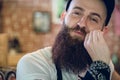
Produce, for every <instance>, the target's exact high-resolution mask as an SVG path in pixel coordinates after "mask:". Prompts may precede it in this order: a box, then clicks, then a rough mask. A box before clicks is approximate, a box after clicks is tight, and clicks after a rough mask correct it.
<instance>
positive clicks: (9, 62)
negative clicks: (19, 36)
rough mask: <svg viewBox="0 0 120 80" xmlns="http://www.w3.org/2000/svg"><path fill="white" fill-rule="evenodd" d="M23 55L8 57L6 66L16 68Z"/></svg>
mask: <svg viewBox="0 0 120 80" xmlns="http://www.w3.org/2000/svg"><path fill="white" fill-rule="evenodd" d="M24 55H25V54H14V55H8V58H7V59H8V60H7V66H11V67H16V65H17V63H18V61H19V60H20V58H21V57H22V56H24Z"/></svg>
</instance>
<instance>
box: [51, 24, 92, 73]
mask: <svg viewBox="0 0 120 80" xmlns="http://www.w3.org/2000/svg"><path fill="white" fill-rule="evenodd" d="M69 31H70V29H69V28H68V27H67V26H66V25H64V26H63V28H62V29H61V31H60V32H59V34H58V35H57V37H56V40H55V43H54V45H53V48H52V53H53V54H52V59H53V62H54V63H55V64H57V65H58V66H59V68H61V69H64V70H66V71H72V72H74V73H75V74H78V73H79V72H80V71H84V70H86V68H87V67H88V66H89V65H90V64H91V63H92V60H91V58H90V56H89V54H88V52H87V51H86V49H85V47H84V45H83V43H84V41H80V40H78V39H72V37H71V36H70V35H69Z"/></svg>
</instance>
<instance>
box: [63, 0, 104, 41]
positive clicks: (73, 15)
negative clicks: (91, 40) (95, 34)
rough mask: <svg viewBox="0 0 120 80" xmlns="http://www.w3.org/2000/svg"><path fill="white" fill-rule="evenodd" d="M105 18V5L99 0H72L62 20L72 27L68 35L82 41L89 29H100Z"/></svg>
mask: <svg viewBox="0 0 120 80" xmlns="http://www.w3.org/2000/svg"><path fill="white" fill-rule="evenodd" d="M105 19H106V7H105V5H104V3H103V2H102V1H101V0H72V2H71V4H70V6H69V9H68V11H67V12H66V13H65V17H64V22H65V24H66V25H67V26H68V27H69V28H71V29H73V30H71V31H70V32H69V33H70V36H71V37H72V38H73V39H79V40H82V41H83V40H84V38H85V35H86V34H87V33H89V32H90V31H93V30H102V28H103V27H104V22H105ZM74 28H75V29H74Z"/></svg>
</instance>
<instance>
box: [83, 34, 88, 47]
mask: <svg viewBox="0 0 120 80" xmlns="http://www.w3.org/2000/svg"><path fill="white" fill-rule="evenodd" d="M88 38H89V34H87V35H86V36H85V40H84V46H86V43H87V41H88Z"/></svg>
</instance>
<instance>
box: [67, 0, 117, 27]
mask: <svg viewBox="0 0 120 80" xmlns="http://www.w3.org/2000/svg"><path fill="white" fill-rule="evenodd" d="M71 1H72V0H68V1H67V4H66V11H67V10H68V8H69V6H70V3H71ZM102 1H103V2H104V4H105V6H106V9H107V17H106V20H105V26H107V25H108V23H109V21H110V18H111V15H112V12H113V10H114V7H115V0H102Z"/></svg>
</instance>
